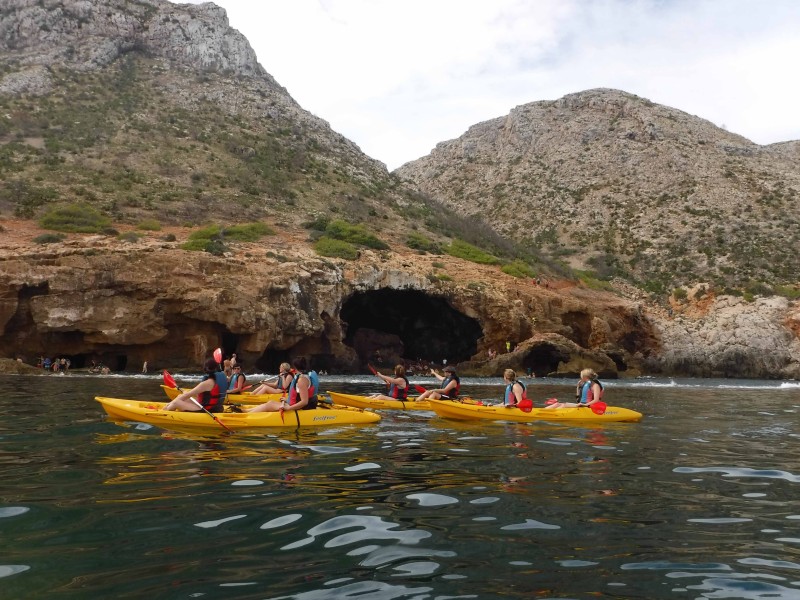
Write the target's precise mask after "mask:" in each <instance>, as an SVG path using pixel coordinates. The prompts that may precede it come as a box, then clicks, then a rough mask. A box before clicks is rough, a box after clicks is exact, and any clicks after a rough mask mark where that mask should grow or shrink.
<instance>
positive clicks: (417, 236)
mask: <svg viewBox="0 0 800 600" xmlns="http://www.w3.org/2000/svg"><path fill="white" fill-rule="evenodd" d="M406 246H408V247H409V248H411V249H412V250H421V251H422V252H430V253H431V254H441V253H442V249H441V248H440V247H439V244H437V243H436V242H434V241H431V240H429V239H428V238H426V237H425V236H424V235H422V234H421V233H417V232H416V231H413V232H411V233H409V234H408V237H407V238H406Z"/></svg>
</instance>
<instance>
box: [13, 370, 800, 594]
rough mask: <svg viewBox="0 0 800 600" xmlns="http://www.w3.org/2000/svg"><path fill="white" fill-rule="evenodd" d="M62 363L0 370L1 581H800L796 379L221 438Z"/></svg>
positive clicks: (272, 585)
mask: <svg viewBox="0 0 800 600" xmlns="http://www.w3.org/2000/svg"><path fill="white" fill-rule="evenodd" d="M60 379H61V381H56V382H53V383H51V381H50V380H49V379H48V378H37V379H36V380H35V382H34V383H35V385H36V387H37V389H39V390H40V396H41V398H40V399H39V400H38V402H39V403H38V404H34V403H32V402H30V401H29V400H28V398H27V395H24V394H21V393H20V392H19V390H18V389H17V386H18V384H19V380H18V379H14V380H13V386H11V385H8V384H7V387H6V389H5V393H6V397H8V398H10V399H11V401H10V404H9V406H8V408H7V411H6V419H5V421H4V425H3V427H4V429H2V431H0V464H2V465H3V467H4V479H3V483H2V484H0V524H2V527H3V536H4V541H6V544H7V547H9V548H12V550H11V551H10V552H8V553H7V556H6V558H5V559H4V561H3V562H4V563H7V564H4V565H0V576H1V577H2V579H3V588H2V589H3V592H2V594H3V595H4V596H7V597H9V598H24V597H49V596H51V595H54V594H53V592H55V594H58V595H61V596H65V597H75V598H84V597H129V598H138V597H143V596H144V597H146V596H153V597H167V596H165V591H164V590H168V593H167V594H168V597H195V598H230V597H236V598H259V599H263V598H347V597H354V598H355V597H360V598H403V599H405V598H408V599H411V598H428V599H433V598H446V597H447V598H462V597H463V598H474V597H479V598H519V597H540V598H567V597H569V598H579V597H580V598H583V597H594V596H609V597H625V598H627V597H630V598H655V599H657V598H672V597H675V596H679V597H702V598H722V597H725V598H766V597H775V598H797V597H800V583H798V580H800V578H798V577H796V576H795V575H796V574H797V569H798V565H800V531H798V529H797V525H798V521H800V502H798V501H797V500H796V497H797V493H796V489H795V488H794V485H795V484H796V483H797V482H798V474H800V462H798V459H797V457H796V444H795V443H794V440H796V438H797V436H798V432H800V429H798V427H797V425H796V424H795V420H794V413H795V412H796V409H797V406H798V405H800V388H797V387H795V388H793V389H781V390H779V391H778V390H777V384H776V385H775V386H773V389H757V388H756V387H752V388H748V389H747V390H736V389H726V390H725V392H724V393H723V394H720V393H719V392H718V391H716V390H715V389H702V388H701V387H697V388H694V387H693V388H686V387H680V386H678V385H670V386H668V387H662V388H658V387H655V386H653V387H649V388H643V387H626V386H625V385H615V386H612V389H611V390H610V392H609V393H613V394H614V398H615V400H614V401H615V402H617V401H619V403H620V404H623V405H627V406H630V407H631V408H634V409H636V410H639V411H641V412H643V413H644V414H645V419H644V420H643V421H642V423H639V424H618V425H621V426H603V427H586V426H571V425H565V424H545V423H542V424H538V423H535V424H517V425H514V424H503V423H496V424H484V423H458V422H449V421H445V420H442V419H438V418H435V417H433V416H432V415H418V414H413V415H412V414H411V413H407V414H403V413H401V414H397V415H391V414H387V415H386V417H385V418H384V420H383V421H382V422H381V423H380V424H379V426H378V427H375V428H370V429H369V430H359V429H349V430H345V429H343V428H339V429H332V430H320V431H304V430H298V431H280V432H275V433H273V434H269V433H268V434H266V435H263V434H261V435H251V434H236V435H233V436H222V435H218V434H211V435H207V434H206V435H197V434H192V433H178V432H167V431H164V430H161V429H159V428H156V427H152V426H143V425H137V424H124V425H118V424H113V423H109V422H107V421H106V420H105V417H104V415H103V413H102V410H101V409H100V408H99V406H97V405H96V403H94V402H93V401H92V400H91V397H92V395H93V394H95V393H97V392H98V391H100V390H99V389H97V388H96V387H94V388H93V387H91V386H97V385H99V384H100V383H102V385H103V386H104V389H103V390H102V393H104V394H106V395H126V394H128V395H136V396H137V397H144V398H146V397H147V394H148V393H149V391H148V389H149V387H148V386H153V385H157V383H154V381H148V380H141V381H139V380H136V381H133V382H131V381H130V380H123V379H119V380H117V382H116V383H115V382H114V381H112V382H100V380H96V379H95V380H92V379H89V378H85V379H84V380H83V381H82V383H80V384H73V383H69V384H65V382H64V380H65V379H68V378H60ZM369 385H371V384H367V383H365V384H364V386H365V387H369ZM115 386H118V387H117V389H116V391H115V390H114V387H115ZM532 387H533V391H534V392H535V393H536V394H538V393H539V391H540V390H541V391H542V397H547V396H552V395H558V394H559V393H562V394H563V392H564V391H565V390H568V389H569V386H566V385H565V386H563V388H558V386H556V385H555V384H553V383H547V384H540V383H538V382H537V383H536V384H535V385H534V386H532ZM475 388H477V389H478V391H479V392H480V393H482V394H485V397H492V396H493V395H495V394H496V393H497V391H498V389H499V387H498V386H497V385H494V384H492V385H487V386H485V387H484V388H481V387H480V386H475V387H474V388H473V389H475ZM559 390H560V391H559ZM343 391H354V392H358V391H360V390H359V389H357V388H356V389H343ZM536 397H538V395H537V396H536ZM731 405H734V406H736V407H737V410H736V411H730V410H729V407H730V406H731ZM787 415H788V416H787Z"/></svg>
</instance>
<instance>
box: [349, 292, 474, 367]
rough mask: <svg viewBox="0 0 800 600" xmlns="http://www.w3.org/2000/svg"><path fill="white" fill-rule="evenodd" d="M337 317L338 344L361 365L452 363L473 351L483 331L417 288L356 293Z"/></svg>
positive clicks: (450, 307)
mask: <svg viewBox="0 0 800 600" xmlns="http://www.w3.org/2000/svg"><path fill="white" fill-rule="evenodd" d="M340 318H341V320H342V323H343V326H344V330H345V331H346V335H345V339H344V343H345V344H347V345H348V346H350V347H351V348H353V349H354V350H355V352H356V354H357V355H358V357H359V360H360V361H361V363H362V364H366V363H369V362H373V363H377V364H378V365H380V364H386V365H391V364H394V363H396V362H400V361H401V360H403V359H405V360H406V361H409V360H410V361H415V360H417V359H421V360H425V361H429V362H433V363H435V364H441V363H442V362H443V360H445V359H446V360H447V361H448V362H449V363H458V362H462V361H465V360H469V359H470V358H471V357H472V356H473V355H475V353H476V352H477V348H478V340H479V339H480V338H481V337H482V335H483V331H482V329H481V325H480V323H479V322H478V321H477V320H476V319H473V318H472V317H468V316H467V315H464V314H463V313H461V312H459V311H457V310H456V309H454V308H453V307H452V306H450V304H448V303H447V301H446V300H444V299H442V298H437V297H434V296H430V295H428V294H426V293H424V292H420V291H417V290H394V289H386V288H384V289H380V290H374V291H368V292H356V293H355V294H353V295H352V296H350V298H348V299H347V300H346V301H345V302H344V304H343V306H342V310H341V313H340Z"/></svg>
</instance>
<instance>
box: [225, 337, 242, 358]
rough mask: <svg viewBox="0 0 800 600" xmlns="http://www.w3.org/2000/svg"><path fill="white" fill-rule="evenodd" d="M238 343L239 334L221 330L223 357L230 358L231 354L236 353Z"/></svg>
mask: <svg viewBox="0 0 800 600" xmlns="http://www.w3.org/2000/svg"><path fill="white" fill-rule="evenodd" d="M238 345H239V336H238V335H236V334H235V333H231V332H230V331H227V330H226V331H223V332H222V346H221V347H222V355H223V356H224V357H225V358H230V357H231V354H235V353H236V348H237V346H238Z"/></svg>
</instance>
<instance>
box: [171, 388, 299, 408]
mask: <svg viewBox="0 0 800 600" xmlns="http://www.w3.org/2000/svg"><path fill="white" fill-rule="evenodd" d="M161 389H162V390H164V393H165V394H166V395H167V398H169V399H170V400H174V399H175V397H176V396H177V395H178V394H180V393H181V391H180V390H179V389H178V388H174V387H170V386H168V385H162V386H161ZM188 389H191V388H188ZM285 397H286V394H258V395H257V396H256V395H254V394H248V393H244V394H228V395H226V396H225V401H226V402H234V403H238V404H263V403H264V402H267V401H268V400H280V399H281V398H285Z"/></svg>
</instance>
